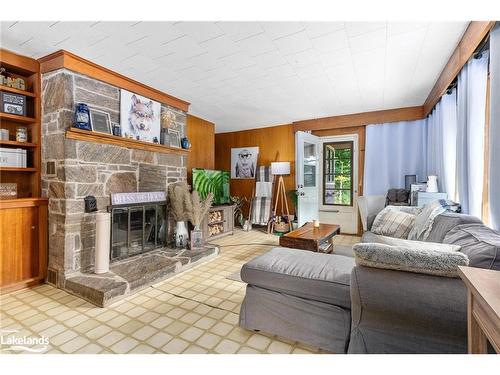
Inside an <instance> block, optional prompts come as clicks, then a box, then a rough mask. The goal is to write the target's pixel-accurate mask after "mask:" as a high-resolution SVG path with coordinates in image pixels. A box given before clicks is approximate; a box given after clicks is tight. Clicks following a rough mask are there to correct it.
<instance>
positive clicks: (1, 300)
mask: <svg viewBox="0 0 500 375" xmlns="http://www.w3.org/2000/svg"><path fill="white" fill-rule="evenodd" d="M358 240H359V238H358V237H352V236H337V237H335V239H334V243H337V244H346V245H347V244H352V243H355V242H357V241H358ZM214 243H217V244H218V245H219V246H220V247H221V253H220V255H219V256H218V257H217V258H215V259H214V260H212V261H209V262H207V263H204V264H202V265H200V266H198V267H196V268H193V269H191V270H188V271H186V272H184V273H182V274H180V275H177V276H175V277H173V278H171V279H168V280H166V281H163V282H161V283H159V284H156V285H153V286H151V287H149V288H146V289H144V290H143V291H141V292H139V293H137V294H135V295H134V296H131V297H129V298H127V299H125V300H122V301H120V302H117V303H115V304H113V305H111V306H109V307H107V308H98V307H95V306H93V305H91V304H90V303H88V302H86V301H84V300H82V299H79V298H77V297H75V296H73V295H70V294H68V293H66V292H64V291H62V290H59V289H57V288H54V287H52V286H50V285H41V286H38V287H34V288H31V289H25V290H22V291H17V292H13V293H11V294H8V295H3V296H0V330H1V331H2V334H3V336H4V339H5V338H7V337H9V335H14V336H15V337H22V336H30V337H40V336H45V337H48V338H49V340H50V344H49V345H48V348H47V350H46V351H45V353H225V354H232V353H317V352H321V351H319V350H317V349H315V348H311V347H307V346H305V345H302V344H299V343H295V342H291V341H288V340H284V339H280V338H277V337H274V336H271V335H267V334H263V333H256V332H251V331H246V330H244V329H241V328H240V327H239V326H238V313H239V309H240V304H241V301H242V300H243V297H244V294H245V284H243V283H240V282H237V281H232V280H228V279H226V277H227V276H229V275H231V274H233V273H235V272H237V271H238V270H239V269H240V268H241V265H242V264H243V263H245V262H247V261H248V260H250V259H252V258H253V257H255V256H257V255H259V254H261V253H263V252H265V251H267V250H269V249H270V248H271V246H262V245H255V243H267V244H277V243H278V237H276V236H273V235H268V234H266V233H264V232H260V231H256V230H254V231H252V232H243V231H237V232H236V234H235V235H233V236H228V237H225V238H222V239H220V240H217V241H214ZM249 243H254V245H243V246H241V245H238V244H249ZM12 331H16V332H12ZM35 348H36V346H35ZM1 351H2V353H26V352H25V351H21V350H20V351H15V350H6V346H5V345H3V348H2V350H1Z"/></svg>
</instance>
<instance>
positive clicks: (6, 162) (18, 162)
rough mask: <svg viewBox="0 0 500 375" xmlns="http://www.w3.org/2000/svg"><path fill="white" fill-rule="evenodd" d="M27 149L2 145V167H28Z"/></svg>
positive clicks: (0, 162) (0, 159)
mask: <svg viewBox="0 0 500 375" xmlns="http://www.w3.org/2000/svg"><path fill="white" fill-rule="evenodd" d="M26 154H27V152H26V150H23V149H22V148H8V147H0V167H11V168H26Z"/></svg>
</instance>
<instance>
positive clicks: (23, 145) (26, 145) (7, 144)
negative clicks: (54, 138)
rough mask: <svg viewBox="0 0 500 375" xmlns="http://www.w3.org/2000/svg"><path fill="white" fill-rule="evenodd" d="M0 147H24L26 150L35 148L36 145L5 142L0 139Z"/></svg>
mask: <svg viewBox="0 0 500 375" xmlns="http://www.w3.org/2000/svg"><path fill="white" fill-rule="evenodd" d="M0 146H13V147H20V148H23V147H26V148H34V147H37V144H36V143H30V142H17V141H6V140H3V139H1V140H0Z"/></svg>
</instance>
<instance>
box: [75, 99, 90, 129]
mask: <svg viewBox="0 0 500 375" xmlns="http://www.w3.org/2000/svg"><path fill="white" fill-rule="evenodd" d="M74 125H75V128H78V129H83V130H92V126H91V125H90V111H89V106H88V105H87V104H85V103H77V104H76V108H75V124H74Z"/></svg>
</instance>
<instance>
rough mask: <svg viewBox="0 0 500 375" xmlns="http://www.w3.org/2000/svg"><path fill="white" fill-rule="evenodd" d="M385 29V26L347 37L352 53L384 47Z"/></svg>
mask: <svg viewBox="0 0 500 375" xmlns="http://www.w3.org/2000/svg"><path fill="white" fill-rule="evenodd" d="M386 34H387V31H386V29H385V28H382V29H377V30H375V31H372V32H369V33H364V34H361V35H358V36H353V37H350V38H349V45H350V48H351V52H352V53H353V54H355V53H359V52H363V51H369V50H371V49H375V48H380V47H385V44H386V40H387V35H386Z"/></svg>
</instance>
